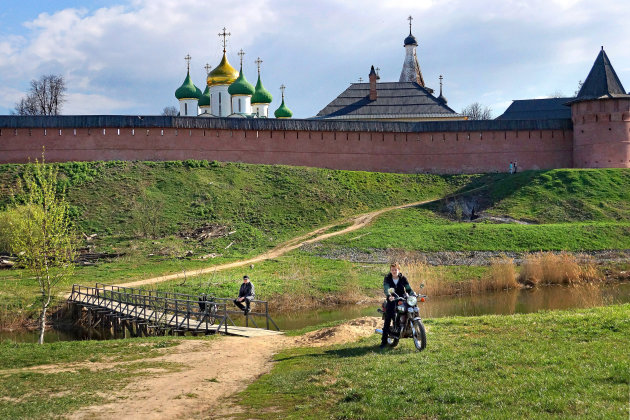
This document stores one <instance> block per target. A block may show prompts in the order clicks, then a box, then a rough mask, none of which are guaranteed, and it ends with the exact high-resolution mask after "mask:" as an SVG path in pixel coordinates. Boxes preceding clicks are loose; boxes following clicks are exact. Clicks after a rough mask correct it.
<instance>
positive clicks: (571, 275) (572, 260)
mask: <svg viewBox="0 0 630 420" xmlns="http://www.w3.org/2000/svg"><path fill="white" fill-rule="evenodd" d="M583 259H584V261H583V262H582V263H580V261H578V258H577V257H576V256H574V255H570V254H567V253H566V252H561V253H559V254H555V253H553V252H538V253H535V254H530V255H528V256H526V257H525V258H524V260H523V264H522V267H521V272H520V275H519V279H518V280H519V282H520V283H521V284H523V285H524V286H525V287H534V286H537V285H551V284H555V285H576V284H580V283H585V282H586V283H591V282H597V281H601V280H602V278H603V277H602V275H601V273H600V272H599V270H598V269H597V267H596V266H595V262H594V261H593V259H592V258H591V257H583Z"/></svg>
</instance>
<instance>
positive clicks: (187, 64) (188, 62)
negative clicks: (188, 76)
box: [184, 54, 192, 71]
mask: <svg viewBox="0 0 630 420" xmlns="http://www.w3.org/2000/svg"><path fill="white" fill-rule="evenodd" d="M191 59H192V57H191V56H190V54H186V57H184V60H186V67H187V68H188V71H190V60H191Z"/></svg>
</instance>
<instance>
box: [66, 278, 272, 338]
mask: <svg viewBox="0 0 630 420" xmlns="http://www.w3.org/2000/svg"><path fill="white" fill-rule="evenodd" d="M68 301H69V303H71V304H73V305H74V307H75V311H76V314H75V316H76V317H77V318H78V319H82V320H83V321H84V323H85V324H86V326H87V327H91V328H95V327H96V328H98V327H100V328H104V329H110V330H111V332H112V333H114V334H118V333H124V336H125V337H126V336H128V335H131V336H134V337H138V336H151V335H164V334H175V335H183V334H185V333H187V332H188V333H191V334H193V335H199V334H217V333H221V334H227V335H238V336H243V337H259V336H265V335H277V334H282V332H280V329H279V328H278V326H277V325H276V323H275V322H274V321H273V319H272V318H271V317H270V316H269V303H268V302H266V301H261V300H253V301H252V307H253V311H252V312H249V313H248V314H244V313H243V311H237V310H232V308H233V307H234V303H233V302H232V300H231V299H226V298H217V297H213V296H206V295H200V296H199V295H188V294H183V293H172V292H163V291H158V290H148V289H136V288H132V287H123V286H111V285H105V284H102V283H96V285H95V286H94V287H89V286H81V285H78V284H75V285H73V286H72V294H71V295H70V297H69V298H68ZM228 308H229V309H228ZM257 308H263V309H264V312H263V311H260V312H255V310H256V309H257ZM237 316H240V317H242V318H244V320H243V323H244V326H240V325H236V323H235V322H234V319H236V317H237ZM256 318H257V319H259V322H261V324H262V326H263V327H262V328H261V327H259V326H258V324H257V322H256V320H255V319H256ZM272 326H273V328H274V330H272V329H271V327H272Z"/></svg>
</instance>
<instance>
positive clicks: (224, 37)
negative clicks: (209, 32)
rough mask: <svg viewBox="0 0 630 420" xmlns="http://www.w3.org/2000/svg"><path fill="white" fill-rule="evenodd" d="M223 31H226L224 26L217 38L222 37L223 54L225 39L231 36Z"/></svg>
mask: <svg viewBox="0 0 630 420" xmlns="http://www.w3.org/2000/svg"><path fill="white" fill-rule="evenodd" d="M225 31H226V29H225V26H224V27H223V32H222V33H220V34H219V36H222V37H223V41H222V42H223V52H225V46H226V44H227V37H228V36H231V35H232V34H231V33H229V32H225Z"/></svg>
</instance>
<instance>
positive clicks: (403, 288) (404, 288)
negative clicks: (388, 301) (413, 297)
mask: <svg viewBox="0 0 630 420" xmlns="http://www.w3.org/2000/svg"><path fill="white" fill-rule="evenodd" d="M390 287H393V288H394V290H395V291H396V294H397V295H398V296H404V295H405V292H407V293H413V290H411V286H410V285H409V282H408V281H407V277H405V276H403V275H402V273H400V274H398V285H395V284H394V278H393V276H392V273H388V274H387V275H386V276H385V278H384V279H383V292H385V296H386V297H388V296H389V288H390Z"/></svg>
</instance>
